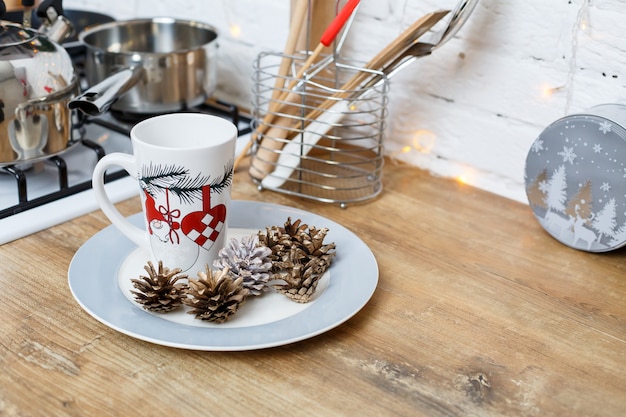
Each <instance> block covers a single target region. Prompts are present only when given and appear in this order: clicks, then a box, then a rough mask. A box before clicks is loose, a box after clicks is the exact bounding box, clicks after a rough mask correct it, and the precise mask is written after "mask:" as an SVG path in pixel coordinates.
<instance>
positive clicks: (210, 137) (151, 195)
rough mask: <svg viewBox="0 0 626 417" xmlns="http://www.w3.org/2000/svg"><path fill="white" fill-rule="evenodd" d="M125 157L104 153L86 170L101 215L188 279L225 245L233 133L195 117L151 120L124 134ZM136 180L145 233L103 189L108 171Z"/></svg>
mask: <svg viewBox="0 0 626 417" xmlns="http://www.w3.org/2000/svg"><path fill="white" fill-rule="evenodd" d="M130 137H131V142H132V148H133V154H132V155H129V154H125V153H111V154H108V155H105V156H104V157H103V158H102V159H101V160H100V161H99V162H98V163H97V164H96V167H95V169H94V172H93V190H94V192H95V196H96V200H97V201H98V204H99V205H100V208H101V209H102V211H103V212H104V214H105V215H106V216H107V217H108V218H109V220H111V222H112V223H113V225H115V226H116V227H117V228H118V229H119V230H120V231H121V232H122V233H123V234H124V235H125V236H126V237H128V238H129V239H130V240H132V241H133V242H134V243H136V244H137V245H138V246H141V247H143V248H145V249H147V251H148V252H149V253H150V254H151V256H152V261H153V262H158V261H162V262H163V265H164V266H166V267H168V268H170V269H174V268H181V269H182V271H185V272H188V273H190V274H192V275H193V274H196V273H197V272H198V271H202V270H204V268H205V265H209V266H211V265H212V264H213V260H215V259H217V256H218V252H219V250H220V249H221V248H223V247H224V246H225V243H226V240H225V239H226V229H227V219H228V207H229V203H230V194H231V188H232V180H233V163H234V157H235V143H236V139H237V127H236V126H235V125H234V124H233V123H231V122H230V121H228V120H225V119H223V118H221V117H217V116H211V115H206V114H198V113H173V114H167V115H162V116H155V117H152V118H149V119H146V120H144V121H142V122H139V123H138V124H136V125H135V126H134V127H133V128H132V129H131V132H130ZM110 166H120V167H122V168H124V169H125V170H126V171H127V172H128V173H129V174H130V175H131V176H132V177H133V178H135V179H137V181H138V184H139V188H140V195H141V203H142V211H143V214H144V219H145V229H141V228H138V227H136V226H134V225H133V224H131V223H130V222H129V221H128V220H127V219H126V218H125V217H124V216H122V215H121V213H120V212H119V211H118V210H117V209H116V208H115V206H114V205H113V203H112V202H111V200H110V199H109V198H108V196H107V194H106V191H105V188H104V174H105V171H106V169H107V168H108V167H110Z"/></svg>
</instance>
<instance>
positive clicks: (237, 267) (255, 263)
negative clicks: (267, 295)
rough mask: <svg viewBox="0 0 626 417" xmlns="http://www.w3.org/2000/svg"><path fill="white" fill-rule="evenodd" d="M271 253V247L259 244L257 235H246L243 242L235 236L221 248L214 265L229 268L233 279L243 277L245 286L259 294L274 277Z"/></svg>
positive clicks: (219, 267) (251, 291) (253, 292)
mask: <svg viewBox="0 0 626 417" xmlns="http://www.w3.org/2000/svg"><path fill="white" fill-rule="evenodd" d="M271 254H272V251H271V249H269V248H268V247H266V246H259V240H258V238H257V236H255V235H251V236H244V237H243V238H241V242H240V241H238V240H237V239H234V238H233V239H231V240H230V241H229V242H228V245H227V246H226V247H225V248H223V249H221V250H220V252H219V258H218V259H216V260H215V262H214V263H213V266H214V267H216V268H218V269H224V268H229V271H230V272H229V273H230V274H231V276H232V277H233V279H237V278H243V286H244V287H245V288H247V289H248V290H249V291H250V295H255V296H258V295H261V294H262V293H263V291H264V290H265V289H266V288H267V283H268V281H269V280H270V278H271V277H272V273H271V269H272V260H271V258H270V255H271Z"/></svg>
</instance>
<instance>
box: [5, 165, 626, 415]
mask: <svg viewBox="0 0 626 417" xmlns="http://www.w3.org/2000/svg"><path fill="white" fill-rule="evenodd" d="M384 184H385V189H384V192H383V193H382V195H381V196H380V197H378V198H377V199H375V200H374V201H371V202H369V203H366V204H361V205H354V206H350V207H348V208H347V209H341V208H339V207H337V206H334V205H324V204H320V203H315V202H310V201H306V200H303V199H298V198H292V197H288V196H285V195H282V194H278V193H274V192H270V191H263V192H259V191H257V189H256V187H255V186H254V185H253V184H252V182H251V181H250V179H249V178H248V177H247V174H245V168H244V169H243V170H242V173H237V175H236V181H235V185H234V190H233V197H234V198H235V199H241V200H258V201H265V202H273V203H279V204H285V205H289V206H293V207H297V208H301V209H305V210H308V211H312V212H315V213H317V214H320V215H322V216H325V217H327V218H330V219H332V220H334V221H336V222H338V223H340V224H342V225H344V226H346V227H347V228H349V229H351V230H352V231H354V232H355V233H356V234H357V235H358V236H359V237H360V238H361V239H363V241H365V243H366V244H367V245H368V246H369V247H370V248H371V249H372V251H373V252H374V254H375V257H376V259H377V261H378V264H379V273H380V278H379V284H378V288H377V289H376V291H375V293H374V295H373V297H372V298H371V300H370V302H369V303H368V304H367V305H366V306H365V307H364V308H363V309H362V310H361V311H360V312H359V313H358V314H357V315H356V316H354V317H353V318H352V319H350V320H349V321H347V322H346V323H344V324H343V325H341V326H339V327H337V328H335V329H333V330H331V331H328V332H326V333H324V334H322V335H319V336H316V337H314V338H311V339H308V340H305V341H301V342H298V343H294V344H290V345H286V346H281V347H276V348H269V349H263V350H256V351H243V352H203V351H192V350H183V349H175V348H169V347H164V346H160V345H155V344H151V343H148V342H144V341H140V340H137V339H134V338H132V337H129V336H126V335H123V334H121V333H118V332H117V331H115V330H112V329H110V328H109V327H107V326H105V325H103V324H101V323H100V322H98V321H96V320H95V319H93V318H92V317H91V316H89V315H88V314H87V313H86V312H85V311H83V310H82V309H81V308H80V307H79V305H78V304H77V303H76V301H75V300H74V299H73V297H72V295H71V293H70V290H69V288H68V283H67V270H68V266H69V263H70V260H71V259H72V256H73V255H74V253H75V252H76V250H77V249H78V248H79V247H80V246H81V245H82V244H83V243H84V242H85V241H86V240H87V239H89V238H90V237H91V236H93V235H94V234H95V233H96V232H98V231H99V230H101V229H102V228H104V227H106V226H107V225H108V224H109V222H108V221H107V219H106V218H105V217H104V215H103V214H102V213H101V212H99V211H98V212H94V213H91V214H88V215H85V216H83V217H80V218H77V219H75V220H72V221H70V222H67V223H65V224H62V225H59V226H56V227H53V228H50V229H48V230H45V231H42V232H40V233H37V234H35V235H32V236H28V237H25V238H22V239H19V240H17V241H14V242H11V243H8V244H5V245H3V246H1V247H0V288H1V292H0V314H1V320H0V334H1V337H0V345H1V346H2V349H1V350H0V415H1V416H66V415H67V416H91V415H98V416H128V415H138V416H172V415H202V416H248V415H254V416H280V415H285V416H341V415H346V416H376V417H382V416H418V415H424V416H505V415H506V416H568V417H571V416H586V417H588V416H616V417H617V416H624V415H626V276H625V275H626V263H625V262H624V259H625V258H624V257H625V253H624V251H623V250H618V251H613V252H610V253H605V254H591V253H585V252H580V251H576V250H574V249H570V248H568V247H566V246H564V245H562V244H560V243H558V242H557V241H555V240H554V239H552V238H551V237H550V236H549V235H547V233H545V232H544V231H543V229H542V228H541V227H540V225H539V224H538V223H537V221H536V220H535V219H534V217H533V215H532V213H531V211H530V209H529V208H528V207H527V206H526V205H523V204H519V203H516V202H513V201H509V200H507V199H504V198H501V197H497V196H494V195H491V194H489V193H486V192H482V191H479V190H476V189H473V188H470V187H468V186H464V185H462V184H459V183H456V182H454V181H450V180H445V179H441V178H434V177H432V176H430V175H428V174H427V173H424V172H422V171H420V170H417V169H415V168H411V167H408V166H405V165H400V164H395V163H388V164H387V165H386V166H385V178H384ZM119 208H120V209H121V210H122V212H123V213H124V214H126V215H130V214H132V213H135V212H137V211H139V200H138V199H131V200H129V201H127V202H124V203H122V204H120V205H119ZM340 249H341V250H348V248H340Z"/></svg>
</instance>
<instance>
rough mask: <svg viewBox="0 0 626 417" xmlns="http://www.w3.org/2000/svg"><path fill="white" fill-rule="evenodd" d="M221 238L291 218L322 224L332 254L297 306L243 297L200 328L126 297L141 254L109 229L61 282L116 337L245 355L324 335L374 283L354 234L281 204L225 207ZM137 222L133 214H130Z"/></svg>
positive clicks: (139, 270) (273, 296)
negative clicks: (226, 315)
mask: <svg viewBox="0 0 626 417" xmlns="http://www.w3.org/2000/svg"><path fill="white" fill-rule="evenodd" d="M229 216H230V217H229V219H228V222H229V236H230V237H238V236H241V235H244V234H251V233H255V232H257V231H259V230H265V227H266V226H272V225H277V226H282V225H283V224H284V222H285V221H286V220H287V217H291V219H292V221H295V220H296V219H302V221H303V222H304V223H307V224H309V225H310V226H315V227H318V228H321V227H327V228H329V233H328V235H327V236H326V239H325V241H326V242H335V244H336V246H337V256H336V257H335V259H334V260H333V263H332V265H331V267H330V269H329V271H328V272H327V273H326V275H325V276H324V277H323V278H322V280H321V281H320V284H319V287H318V290H317V292H316V297H315V299H314V300H312V301H310V302H308V303H306V304H298V303H295V302H293V301H290V300H288V299H287V298H286V297H284V296H282V295H280V294H277V293H271V292H268V293H266V294H264V295H262V296H259V297H252V298H249V299H248V300H247V301H246V302H245V303H244V304H243V305H242V306H241V308H240V310H239V311H238V312H237V313H236V314H235V316H233V318H232V319H231V320H229V321H228V322H226V323H223V324H212V323H205V322H203V321H201V320H197V319H195V318H194V317H193V316H192V315H189V314H186V313H185V311H181V312H172V313H166V314H154V313H150V312H148V311H146V310H144V309H142V308H141V307H140V306H138V305H137V304H136V303H135V302H134V301H133V300H132V295H131V294H130V293H129V289H130V285H131V284H130V279H131V278H136V277H138V276H139V274H142V275H145V271H144V270H143V265H145V263H146V261H147V259H148V257H147V254H145V253H142V250H141V249H138V248H137V246H136V245H135V244H133V243H132V242H130V241H129V240H128V239H126V238H125V237H124V236H123V235H122V234H121V233H120V232H119V231H118V230H117V229H116V228H115V227H114V226H109V227H107V228H105V229H103V230H102V231H100V232H98V233H97V234H96V235H94V236H93V237H92V238H91V239H89V240H88V241H87V242H85V244H84V245H83V246H81V247H80V249H79V250H78V251H77V252H76V254H75V255H74V258H73V259H72V262H71V264H70V267H69V272H68V277H69V278H68V279H69V286H70V290H71V291H72V295H73V296H74V298H75V299H76V301H78V303H79V304H80V306H81V307H82V308H83V309H84V310H85V311H87V313H89V314H90V315H91V316H93V317H94V318H96V319H97V320H99V321H100V322H102V323H104V324H105V325H107V326H109V327H111V328H112V329H115V330H117V331H119V332H121V333H124V334H127V335H129V336H132V337H135V338H137V339H141V340H145V341H148V342H152V343H156V344H160V345H164V346H171V347H176V348H184V349H195V350H215V351H218V350H221V351H235V350H250V349H261V348H267V347H272V346H280V345H285V344H288V343H293V342H297V341H300V340H303V339H307V338H310V337H313V336H316V335H318V334H320V333H323V332H326V331H328V330H330V329H332V328H335V327H337V326H338V325H340V324H342V323H344V322H345V321H346V320H348V319H349V318H351V317H352V316H354V315H355V314H356V313H357V312H358V311H359V310H360V309H361V308H362V307H363V306H364V305H365V304H366V303H367V302H368V301H369V299H370V298H371V296H372V294H373V293H374V290H375V289H376V285H377V283H378V265H377V263H376V259H375V258H374V255H373V254H372V251H371V250H370V249H369V248H368V247H367V245H366V244H365V243H364V242H363V241H362V240H361V239H359V238H358V237H357V236H356V235H355V234H354V233H352V232H351V231H349V230H348V229H346V228H345V227H343V226H341V225H340V224H338V223H335V222H333V221H332V220H329V219H327V218H325V217H322V216H318V215H316V214H313V213H310V212H306V211H303V210H298V209H294V208H290V207H286V206H280V205H275V204H266V203H258V202H250V201H233V202H231V207H230V212H229ZM130 220H131V221H132V222H133V223H135V224H137V225H140V224H141V223H142V219H141V214H136V215H134V216H131V217H130Z"/></svg>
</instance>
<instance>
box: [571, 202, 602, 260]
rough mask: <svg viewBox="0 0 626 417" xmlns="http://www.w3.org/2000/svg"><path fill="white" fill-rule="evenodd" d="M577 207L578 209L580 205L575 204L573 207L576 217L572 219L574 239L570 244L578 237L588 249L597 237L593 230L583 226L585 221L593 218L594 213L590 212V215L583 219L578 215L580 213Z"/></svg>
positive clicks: (576, 240) (574, 242)
mask: <svg viewBox="0 0 626 417" xmlns="http://www.w3.org/2000/svg"><path fill="white" fill-rule="evenodd" d="M579 209H580V206H578V204H576V207H574V212H575V213H576V218H575V219H574V240H573V241H572V244H574V245H575V244H576V242H578V240H579V239H580V240H582V241H583V242H585V245H586V246H587V250H589V249H591V245H592V244H593V242H595V241H596V239H597V238H598V237H597V236H596V234H595V233H594V232H593V230H591V229H589V228H587V227H585V223H586V222H588V221H590V220H593V218H594V216H595V214H594V213H591V215H590V216H589V217H588V218H586V219H583V218H581V217H580V214H579V213H578V210H579Z"/></svg>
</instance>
